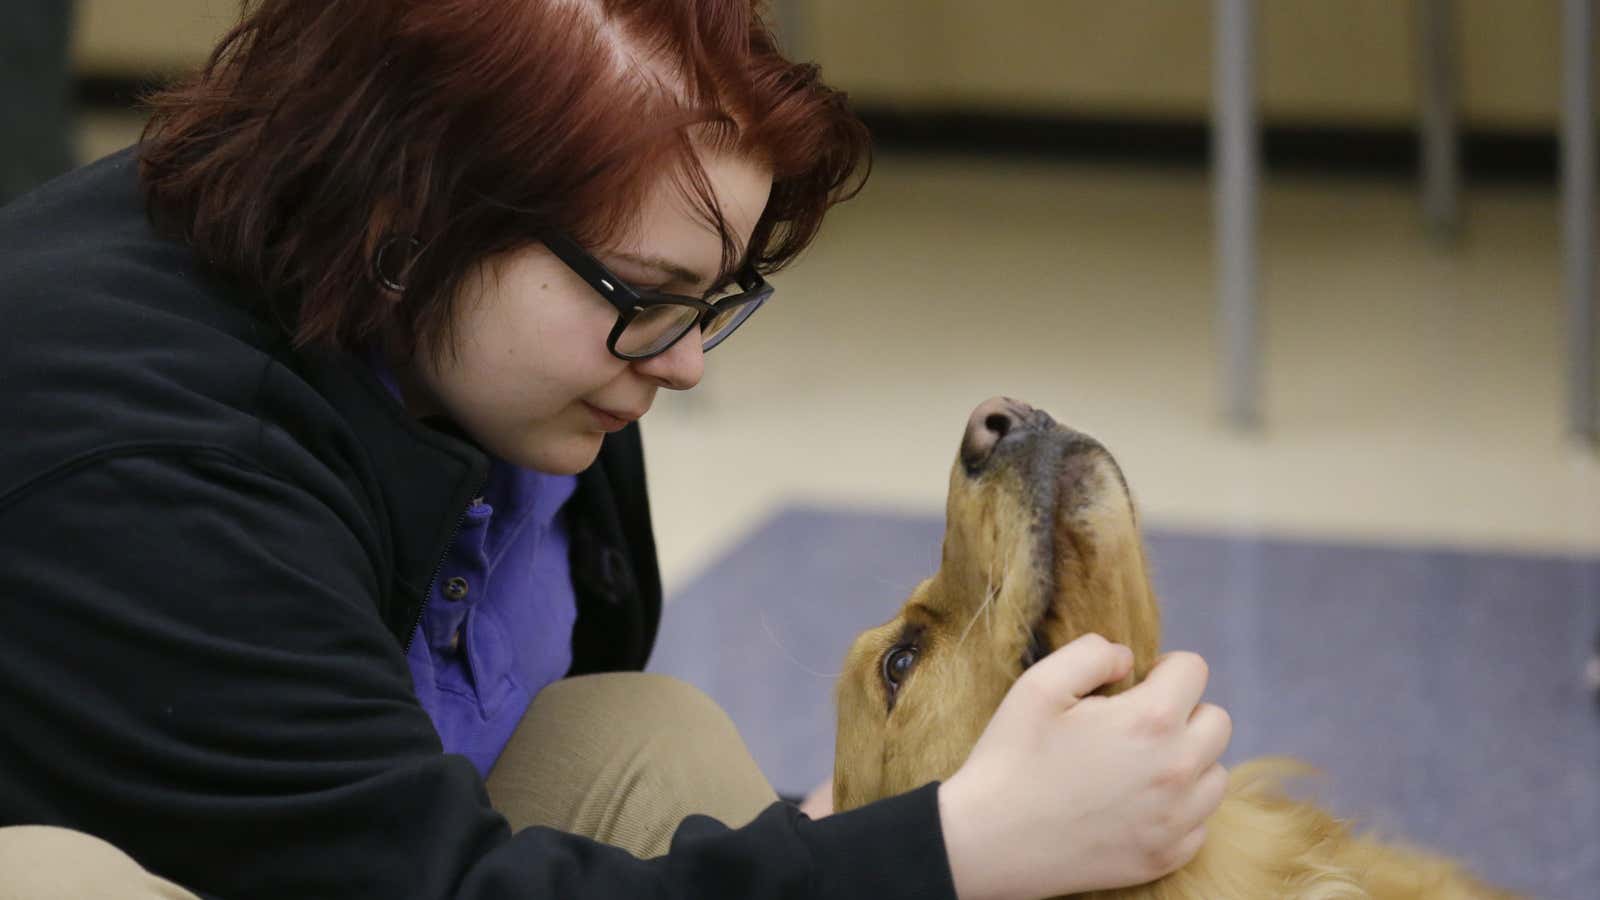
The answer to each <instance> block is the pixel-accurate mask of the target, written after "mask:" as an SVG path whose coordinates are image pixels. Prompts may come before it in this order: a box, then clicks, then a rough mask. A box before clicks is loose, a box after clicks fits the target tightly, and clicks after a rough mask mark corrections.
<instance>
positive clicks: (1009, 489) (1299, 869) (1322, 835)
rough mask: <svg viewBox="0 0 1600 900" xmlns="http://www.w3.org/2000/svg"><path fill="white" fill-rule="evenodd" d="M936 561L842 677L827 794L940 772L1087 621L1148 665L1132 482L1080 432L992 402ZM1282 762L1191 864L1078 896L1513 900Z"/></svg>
mask: <svg viewBox="0 0 1600 900" xmlns="http://www.w3.org/2000/svg"><path fill="white" fill-rule="evenodd" d="M945 515H946V522H945V536H944V547H943V554H942V559H941V562H940V565H939V570H938V572H937V573H935V574H934V576H933V577H932V578H929V579H928V580H926V581H924V582H923V583H922V584H921V585H919V586H918V587H917V588H916V590H914V591H913V592H912V594H911V597H910V599H908V600H907V601H906V603H905V605H904V606H903V607H902V608H901V610H900V613H899V614H898V615H896V616H895V617H894V618H893V619H891V620H889V622H888V623H886V624H884V625H882V626H880V627H878V628H874V629H872V630H870V631H867V632H865V633H864V634H862V635H861V636H860V637H859V638H857V639H856V641H855V643H854V645H853V646H852V647H851V649H850V653H849V656H848V657H847V660H846V663H845V667H844V671H843V673H842V675H841V680H840V683H839V689H838V706H839V729H838V744H837V748H836V757H835V769H834V805H835V808H836V809H839V810H846V809H851V808H853V807H857V806H860V805H862V804H864V803H868V802H871V801H872V800H876V799H878V798H880V797H886V796H890V795H893V794H897V793H901V792H904V791H907V790H911V789H913V788H915V787H918V786H919V785H923V784H926V783H928V782H929V781H933V780H936V779H946V778H948V777H949V776H950V775H952V774H953V773H954V772H955V771H956V770H957V769H958V768H959V767H960V766H961V764H962V762H963V761H964V760H965V759H966V757H967V754H968V752H969V751H970V750H971V749H972V747H973V745H974V744H975V743H976V742H977V740H978V736H979V735H980V734H981V733H982V731H983V729H984V726H985V724H986V723H987V722H988V720H989V717H990V716H992V715H993V714H994V711H995V709H996V708H998V707H999V705H1000V700H1001V698H1002V697H1003V696H1004V695H1005V693H1006V691H1007V689H1008V688H1009V687H1010V686H1011V684H1012V683H1013V682H1014V681H1016V680H1017V678H1018V677H1019V676H1020V675H1021V673H1022V671H1023V670H1024V669H1025V668H1027V667H1028V666H1029V665H1031V664H1032V663H1033V662H1034V661H1035V660H1037V659H1040V658H1042V657H1043V656H1044V655H1045V654H1047V653H1049V652H1050V651H1051V650H1053V649H1055V648H1057V647H1061V646H1063V645H1064V644H1066V643H1068V642H1070V641H1072V640H1073V639H1074V638H1076V637H1078V636H1080V635H1082V634H1085V633H1087V632H1098V633H1099V634H1101V635H1103V636H1105V637H1106V638H1108V639H1110V640H1113V641H1116V642H1119V643H1122V644H1126V645H1127V646H1129V647H1131V648H1132V649H1133V652H1134V657H1135V663H1134V669H1133V673H1132V674H1131V675H1130V676H1129V677H1128V678H1126V679H1124V680H1123V682H1121V683H1119V684H1116V685H1112V686H1108V687H1107V688H1104V689H1102V690H1103V691H1104V692H1106V693H1114V692H1118V691H1121V690H1125V689H1127V688H1129V687H1131V686H1132V685H1133V684H1134V683H1136V682H1137V681H1138V680H1140V679H1142V678H1143V677H1144V676H1145V675H1146V674H1147V673H1148V672H1149V671H1150V668H1151V667H1152V666H1153V665H1154V664H1155V661H1156V653H1157V648H1158V647H1159V646H1160V643H1161V621H1160V613H1159V610H1158V609H1157V606H1156V598H1155V595H1154V594H1153V593H1152V591H1151V587H1150V581H1149V577H1148V574H1147V571H1146V566H1145V552H1144V545H1143V542H1142V540H1141V538H1140V534H1139V525H1138V519H1137V516H1136V514H1135V512H1134V508H1133V504H1132V502H1131V500H1130V499H1129V495H1128V489H1127V484H1126V482H1125V481H1124V479H1123V476H1122V472H1121V470H1120V469H1119V468H1118V466H1117V463H1116V461H1115V460H1114V459H1112V457H1111V454H1110V453H1108V452H1107V451H1106V449H1105V448H1104V447H1103V446H1101V445H1100V444H1099V443H1098V442H1097V441H1095V440H1094V439H1093V438H1091V437H1089V436H1088V435H1085V434H1081V433H1079V432H1077V431H1074V430H1072V429H1070V428H1067V427H1065V426H1062V425H1059V424H1057V423H1056V422H1055V421H1054V420H1052V419H1051V418H1050V416H1048V415H1047V414H1045V413H1044V412H1042V411H1039V410H1035V409H1033V408H1031V407H1028V406H1027V405H1025V404H1021V403H1017V402H1015V401H1011V400H1007V399H1005V398H993V399H991V400H988V401H985V402H984V403H983V404H980V405H979V407H978V408H977V409H976V410H975V411H974V412H973V415H972V417H971V419H970V420H969V423H968V427H967V430H966V433H965V435H964V437H963V440H962V444H961V449H960V452H959V453H958V455H957V459H956V461H955V464H954V465H953V466H952V467H951V472H950V491H949V497H948V501H947V506H946V513H945ZM1302 771H1304V770H1303V768H1302V767H1300V766H1297V765H1296V764H1294V763H1292V762H1288V761H1283V760H1262V761H1255V762H1251V763H1247V764H1244V765H1242V766H1239V767H1238V768H1237V769H1236V770H1234V771H1233V772H1232V773H1231V775H1230V778H1229V785H1228V791H1227V796H1226V799H1224V801H1223V803H1222V806H1221V808H1220V809H1219V810H1218V811H1217V812H1216V814H1215V815H1214V816H1213V817H1212V818H1211V819H1210V820H1209V821H1208V823H1207V839H1206V843H1205V844H1204V846H1203V847H1202V849H1201V850H1200V852H1199V854H1198V855H1197V856H1196V857H1195V858H1194V859H1193V860H1192V861H1191V862H1190V863H1189V864H1188V865H1186V866H1184V867H1183V868H1181V869H1179V870H1178V871H1177V872H1174V873H1173V874H1171V875H1168V876H1167V877H1165V878H1162V879H1160V880H1158V881H1155V882H1152V883H1150V884H1146V885H1142V886H1139V887H1135V888H1128V889H1123V890H1115V891H1102V892H1096V893H1093V894H1088V895H1082V896H1091V897H1104V898H1109V897H1117V898H1149V900H1222V898H1231V900H1268V898H1271V900H1281V898H1299V900H1312V898H1317V900H1324V898H1371V900H1402V898H1404V900H1424V898H1426V900H1447V898H1448V900H1454V898H1489V897H1497V898H1509V897H1512V896H1513V895H1511V894H1508V893H1505V892H1503V891H1499V890H1495V889H1493V888H1490V887H1487V886H1485V885H1483V884H1481V883H1479V882H1478V881H1476V880H1474V879H1473V878H1471V877H1470V876H1469V875H1467V874H1466V873H1464V872H1463V871H1462V870H1461V869H1460V868H1459V867H1457V866H1456V865H1455V864H1453V863H1451V862H1449V861H1448V860H1444V859H1441V858H1439V857H1436V856H1430V855H1428V854H1426V853H1423V852H1419V851H1416V850H1412V849H1408V848H1402V847H1399V846H1395V845H1392V844H1382V843H1379V842H1378V841H1376V840H1373V839H1371V838H1368V837H1361V836H1357V835H1354V834H1352V833H1351V831H1350V830H1349V828H1348V827H1347V826H1346V825H1345V823H1343V822H1341V821H1339V820H1337V819H1335V818H1334V817H1333V816H1331V815H1329V814H1328V813H1327V812H1325V811H1323V810H1321V809H1318V808H1317V807H1315V806H1313V805H1311V804H1309V803H1305V802H1301V801H1299V800H1296V799H1293V798H1291V797H1290V796H1289V795H1288V794H1286V793H1285V792H1284V791H1283V789H1282V784H1283V781H1284V780H1285V779H1286V778H1288V777H1291V776H1294V775H1296V774H1300V773H1301V772H1302Z"/></svg>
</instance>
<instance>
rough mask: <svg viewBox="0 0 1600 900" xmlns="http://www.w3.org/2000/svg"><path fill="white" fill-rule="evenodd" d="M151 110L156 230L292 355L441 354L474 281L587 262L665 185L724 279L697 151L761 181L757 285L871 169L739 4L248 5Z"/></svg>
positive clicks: (856, 131)
mask: <svg viewBox="0 0 1600 900" xmlns="http://www.w3.org/2000/svg"><path fill="white" fill-rule="evenodd" d="M148 103H149V104H150V105H151V107H152V108H153V116H152V118H151V120H150V124H149V125H148V126H147V128H146V131H145V134H144V137H143V140H142V143H141V147H140V151H139V153H140V160H141V173H142V178H143V183H144V187H145V192H146V195H147V200H148V202H149V206H150V208H151V210H152V213H153V215H154V217H155V219H156V221H157V222H158V223H161V224H164V225H165V226H166V227H168V228H169V229H171V230H173V231H175V232H177V233H179V234H181V235H182V236H183V237H184V238H185V239H186V240H187V241H188V242H189V243H190V244H191V245H192V246H193V247H194V248H195V250H196V252H197V253H198V254H199V255H200V256H201V257H202V258H203V259H205V260H206V261H207V262H208V263H210V264H211V265H212V266H214V267H216V268H218V269H220V270H222V271H224V272H226V273H228V274H230V275H232V276H234V277H237V278H241V279H243V280H244V281H245V282H246V283H247V284H250V285H251V286H252V287H254V288H256V289H258V291H259V295H260V297H261V298H262V300H261V302H262V304H263V305H264V306H265V307H266V311H267V312H269V313H270V314H271V315H273V316H274V317H276V318H277V320H278V321H279V322H280V323H281V324H282V325H283V326H284V327H285V328H286V329H287V330H288V331H289V332H290V333H291V334H292V335H293V336H294V338H295V340H296V342H297V343H298V344H301V345H306V344H313V343H317V344H329V345H334V346H340V347H345V348H353V347H355V346H358V345H359V344H361V343H362V342H364V341H367V340H369V339H371V338H372V337H374V336H375V335H376V334H377V332H378V331H379V329H380V328H382V327H383V326H385V325H386V324H393V325H396V326H398V331H399V333H400V335H401V336H402V338H403V340H404V341H405V342H406V344H407V346H408V348H416V347H418V346H424V347H427V348H428V349H430V350H432V351H435V352H437V351H441V350H443V349H444V348H445V347H446V346H447V345H448V343H449V332H450V322H451V313H452V310H451V304H452V302H453V299H454V297H455V296H456V295H457V292H458V291H457V288H458V287H459V285H460V283H461V281H462V280H463V279H464V278H465V277H466V276H467V275H468V274H469V273H470V272H471V271H473V269H474V267H475V266H476V264H477V263H478V262H480V261H481V260H483V259H484V258H486V257H488V256H491V255H493V254H496V253H499V252H502V251H506V250H510V249H513V248H515V247H518V246H522V245H526V244H527V243H529V242H531V241H534V240H536V239H537V236H538V235H539V234H540V233H541V231H542V230H544V229H547V228H560V229H563V230H565V231H568V232H569V233H572V234H573V235H574V236H576V237H577V238H578V239H579V240H580V241H581V242H584V243H586V244H589V245H591V246H598V245H602V244H604V243H605V242H607V241H609V240H611V239H614V238H615V237H617V236H618V235H619V234H620V233H621V231H622V230H623V229H625V228H627V227H628V226H629V225H631V224H632V223H633V221H634V215H635V212H636V210H637V209H638V208H639V205H640V202H641V200H642V198H643V196H644V194H645V192H646V190H647V189H648V187H649V185H650V184H651V183H652V182H653V181H654V180H655V179H657V178H659V177H661V175H662V174H663V173H667V174H670V175H671V176H672V177H675V178H677V179H678V181H679V184H680V185H681V186H682V187H683V188H684V189H685V190H686V192H687V193H688V194H689V195H691V196H692V198H693V199H694V200H695V201H696V205H697V206H698V208H699V209H700V210H701V211H702V213H703V214H704V215H705V217H706V219H707V221H708V222H710V223H711V224H713V225H714V226H715V227H716V228H717V230H718V231H719V232H720V233H721V235H722V241H723V247H724V264H725V265H726V266H728V267H729V268H731V266H732V264H733V263H734V262H735V260H733V259H732V256H733V255H734V252H735V250H734V242H733V240H732V238H731V236H730V235H729V232H728V229H727V227H726V225H725V223H724V222H723V220H722V215H721V212H720V210H718V209H717V207H716V203H715V198H714V197H713V196H712V195H711V193H710V189H709V186H708V182H707V181H706V177H705V172H704V170H703V169H702V168H701V167H700V164H699V162H698V159H697V155H696V153H695V146H696V145H697V144H698V145H701V146H708V145H709V146H713V147H716V148H718V149H730V150H734V151H736V152H738V153H740V154H744V155H747V156H749V157H751V158H753V159H756V160H758V161H760V162H762V163H764V164H766V165H768V166H770V167H771V169H772V172H773V186H772V193H771V198H770V200H769V201H768V203H767V207H766V210H765V212H764V213H763V215H762V216H761V218H760V219H759V221H758V223H757V225H756V228H755V231H754V233H753V234H752V236H751V240H750V245H749V247H748V248H747V253H748V258H749V259H750V260H751V261H752V262H753V263H755V264H756V265H757V267H758V268H760V269H762V270H763V271H772V270H774V269H777V268H779V267H781V266H782V265H784V264H785V263H787V262H788V261H790V260H791V259H793V258H794V257H795V255H796V254H798V253H799V252H800V251H801V250H802V249H804V248H805V246H806V245H807V244H808V243H810V241H811V239H812V238H813V237H814V236H815V234H816V232H817V228H818V227H819V226H820V224H821V221H822V217H823V214H824V213H825V212H826V211H827V209H828V208H829V207H830V206H832V205H833V204H834V203H836V202H838V201H840V200H843V199H846V198H848V197H850V196H853V195H854V194H855V192H856V191H858V190H859V189H860V186H861V183H862V180H864V178H865V176H866V173H867V171H868V170H869V169H870V159H869V149H868V137H867V133H866V129H865V127H864V126H863V125H862V124H861V123H860V121H859V120H858V119H856V118H855V116H854V115H853V114H852V113H851V112H850V111H849V109H848V107H847V105H846V102H845V97H844V95H843V94H842V93H839V92H837V91H834V90H832V89H830V88H828V87H827V86H825V85H824V84H822V83H821V81H820V80H819V79H818V70H817V67H816V66H814V65H799V64H795V63H792V62H790V61H788V60H787V59H785V58H784V57H783V56H782V54H781V53H780V52H779V50H778V47H777V44H776V42H775V41H774V39H773V36H772V34H771V32H770V31H769V30H768V28H767V27H766V25H765V24H764V23H763V21H762V20H761V17H760V15H759V13H758V12H757V10H755V9H754V8H753V4H752V0H245V7H244V14H243V18H242V19H241V21H240V23H239V24H238V25H237V26H235V27H234V28H233V30H232V31H230V32H229V33H228V34H227V36H225V37H224V38H223V39H222V42H221V43H220V44H219V45H218V46H217V48H216V50H215V51H214V52H213V53H212V56H211V58H210V61H209V62H208V63H207V64H206V66H205V68H204V69H203V70H202V71H201V72H200V73H198V74H197V75H196V76H194V77H193V78H191V79H189V80H187V81H184V82H182V83H179V84H177V85H175V86H173V87H171V88H168V89H166V90H163V91H160V92H158V93H156V94H154V95H153V96H152V97H150V98H148ZM387 234H412V235H416V236H417V237H418V238H419V240H420V242H421V244H420V249H419V250H418V251H417V252H416V253H415V254H413V255H412V257H411V258H410V260H409V263H408V266H407V269H406V282H407V285H406V291H405V297H404V300H403V302H401V303H399V304H395V303H392V302H390V301H389V300H388V299H387V298H386V297H385V296H384V295H383V294H382V292H381V291H380V290H379V288H378V287H377V286H376V285H375V283H374V281H373V278H372V271H373V266H372V257H373V254H374V253H375V252H376V249H377V247H378V246H379V245H380V243H381V242H382V239H383V237H384V236H385V235H387ZM386 263H387V260H386Z"/></svg>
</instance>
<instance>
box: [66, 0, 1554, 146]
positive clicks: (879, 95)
mask: <svg viewBox="0 0 1600 900" xmlns="http://www.w3.org/2000/svg"><path fill="white" fill-rule="evenodd" d="M55 2H70V0H55ZM76 5H77V8H78V11H79V12H78V15H79V17H80V22H79V24H78V27H77V29H76V32H75V34H74V37H73V45H72V53H73V60H74V66H75V68H76V71H78V72H79V73H80V74H84V75H91V76H100V77H107V76H109V77H121V76H129V75H132V76H138V77H149V76H152V75H158V74H163V73H170V72H174V71H181V70H183V69H186V68H188V67H190V66H193V65H197V64H198V63H199V62H201V61H202V60H203V59H204V58H205V54H206V52H207V51H208V50H209V49H210V45H211V43H212V42H213V41H214V40H215V39H216V38H217V37H218V36H219V35H220V34H221V33H222V32H223V31H224V30H226V28H227V26H228V24H229V23H231V22H232V20H233V18H234V16H235V13H236V5H235V4H234V3H233V2H230V0H77V3H76ZM774 5H775V6H776V7H778V18H779V19H780V21H789V22H793V23H795V27H793V28H792V31H794V34H793V35H792V37H793V38H794V40H793V43H795V44H797V45H798V47H799V48H801V49H802V52H804V53H805V54H806V55H808V56H810V57H812V58H814V59H815V60H816V61H817V62H819V63H821V64H822V66H823V68H824V70H825V71H826V72H827V73H828V77H829V79H830V80H832V81H834V82H836V83H838V84H840V85H842V86H844V87H845V88H847V89H848V90H850V92H851V93H852V95H853V96H855V97H856V98H857V99H858V100H859V101H861V102H863V103H866V104H868V105H880V104H892V105H895V106H904V107H909V108H944V107H949V106H963V107H980V108H983V109H989V110H996V111H1011V112H1026V113H1064V114H1071V115H1076V116H1084V115H1097V116H1107V117H1144V116H1148V117H1156V118H1174V117H1176V118H1184V117H1189V118H1193V117H1201V116H1204V115H1206V114H1207V110H1208V105H1209V100H1210V71H1211V69H1210V46H1211V45H1210V38H1209V35H1210V24H1211V19H1210V15H1211V4H1210V3H1209V2H1208V0H1120V2H1115V3H1105V2H1098V0H985V2H974V0H866V2H863V0H786V2H779V3H776V4H774ZM1455 7H1456V11H1455V22H1456V24H1455V31H1456V34H1457V36H1458V40H1459V46H1460V80H1461V107H1462V115H1463V117H1464V118H1465V120H1466V121H1467V122H1469V123H1470V124H1472V125H1474V126H1476V127H1480V128H1502V129H1512V130H1519V131H1520V130H1541V129H1548V128H1550V127H1552V126H1553V125H1554V122H1555V118H1556V111H1557V109H1558V104H1559V99H1560V95H1559V90H1558V85H1559V73H1560V59H1559V54H1558V53H1557V52H1556V50H1557V46H1558V45H1557V38H1558V31H1559V23H1560V12H1559V0H1457V2H1456V3H1455ZM1260 15H1261V21H1260V26H1259V27H1260V54H1261V61H1260V65H1261V90H1262V92H1261V102H1262V107H1263V112H1264V113H1265V115H1266V116H1268V117H1270V118H1272V119H1274V120H1278V121H1284V122H1319V123H1335V122H1338V123H1355V124H1363V125H1373V124H1390V125H1395V124H1406V123H1410V122H1412V121H1413V120H1414V116H1415V110H1416V104H1417V70H1418V66H1417V63H1416V59H1415V51H1416V47H1417V43H1418V36H1417V25H1418V21H1417V15H1416V8H1415V5H1414V4H1413V3H1408V2H1401V0H1266V2H1264V3H1261V4H1260Z"/></svg>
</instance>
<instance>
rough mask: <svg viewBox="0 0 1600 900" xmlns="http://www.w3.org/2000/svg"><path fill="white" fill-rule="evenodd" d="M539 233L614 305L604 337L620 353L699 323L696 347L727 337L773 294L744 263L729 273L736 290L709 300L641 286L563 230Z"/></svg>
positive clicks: (648, 351)
mask: <svg viewBox="0 0 1600 900" xmlns="http://www.w3.org/2000/svg"><path fill="white" fill-rule="evenodd" d="M543 239H544V244H545V246H546V247H549V248H550V252H551V253H554V254H555V255H556V258H558V259H560V260H561V261H562V262H564V263H566V264H567V268H569V269H571V270H572V271H574V272H576V273H578V277H579V278H582V279H583V280H584V281H587V282H588V283H589V285H590V286H591V287H593V288H594V289H595V290H596V291H598V292H599V293H600V296H602V297H604V298H606V299H607V300H610V301H611V305H612V306H615V307H616V308H617V324H616V325H615V326H614V327H613V328H612V329H611V336H610V337H608V338H606V349H608V350H610V351H611V353H612V354H613V355H615V356H618V357H621V358H622V359H629V360H633V359H649V358H650V357H652V356H659V355H661V354H662V353H665V352H667V350H669V349H671V347H672V345H673V344H676V343H677V342H678V339H679V338H681V337H683V336H684V335H686V334H688V333H689V331H690V330H691V329H693V328H694V327H695V326H696V325H698V326H700V346H701V349H702V350H710V349H711V348H712V347H715V346H716V345H718V344H720V343H722V342H723V341H725V340H727V339H728V335H730V334H733V332H734V331H735V330H736V329H738V327H739V326H740V325H743V324H744V320H745V319H748V318H750V315H751V314H752V313H754V312H755V311H756V310H757V309H759V308H760V307H761V304H763V303H765V302H767V298H768V297H771V296H772V285H770V284H767V281H766V279H764V278H762V277H761V273H759V272H757V271H756V270H755V267H754V266H752V265H748V264H747V265H746V266H745V267H744V268H743V269H741V270H740V271H739V273H738V274H737V275H735V276H734V281H735V282H736V283H737V284H738V285H739V287H740V288H741V290H740V291H739V292H738V293H735V294H728V295H727V296H724V297H719V298H717V299H716V300H712V301H709V302H708V301H706V300H702V299H701V298H699V297H688V296H685V295H683V294H668V293H663V292H660V291H650V290H640V289H638V288H635V287H633V286H632V285H629V284H628V283H627V282H625V281H623V280H622V279H621V278H618V277H617V276H616V275H615V274H613V273H612V272H611V270H610V269H607V268H606V267H605V266H604V265H602V264H601V263H600V261H599V260H597V259H595V258H594V257H593V256H590V255H589V253H588V251H586V250H584V249H583V248H582V247H580V246H578V244H577V243H576V242H575V241H573V240H572V239H571V238H569V237H567V236H566V235H564V234H561V233H559V232H551V233H546V234H545V235H544V236H543Z"/></svg>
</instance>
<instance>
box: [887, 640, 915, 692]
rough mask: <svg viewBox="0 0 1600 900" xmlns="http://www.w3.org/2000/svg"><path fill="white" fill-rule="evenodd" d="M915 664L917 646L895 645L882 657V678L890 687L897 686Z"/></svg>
mask: <svg viewBox="0 0 1600 900" xmlns="http://www.w3.org/2000/svg"><path fill="white" fill-rule="evenodd" d="M916 664H917V648H916V647H915V646H913V645H902V646H899V647H895V648H894V649H892V650H890V651H889V652H888V653H886V654H884V657H883V680H884V681H886V682H888V683H889V685H890V686H891V687H899V686H900V682H902V681H904V680H905V678H906V676H907V675H910V674H911V667H912V666H914V665H916Z"/></svg>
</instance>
